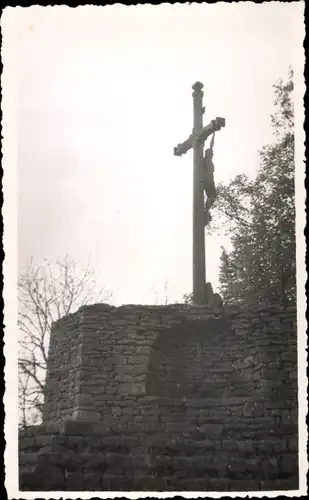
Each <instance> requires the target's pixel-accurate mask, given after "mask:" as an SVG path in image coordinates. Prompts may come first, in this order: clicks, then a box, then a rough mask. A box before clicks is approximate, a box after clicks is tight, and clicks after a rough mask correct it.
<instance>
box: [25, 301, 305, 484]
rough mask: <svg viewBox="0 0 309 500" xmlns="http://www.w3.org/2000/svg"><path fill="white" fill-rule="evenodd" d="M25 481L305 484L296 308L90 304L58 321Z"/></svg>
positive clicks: (30, 433) (28, 442)
mask: <svg viewBox="0 0 309 500" xmlns="http://www.w3.org/2000/svg"><path fill="white" fill-rule="evenodd" d="M19 461H20V465H19V472H20V488H21V489H24V490H36V491H44V490H45V491H50V490H60V491H78V490H85V491H91V490H92V491H99V490H121V491H129V490H136V491H138V490H140V491H141V490H153V491H169V490H170V491H171V490H173V491H185V490H189V491H193V490H195V491H248V490H252V491H254V490H287V489H297V488H298V401H297V328H296V309H295V308H283V307H281V306H270V305H267V306H255V307H250V308H249V307H247V308H221V309H218V310H214V309H212V308H210V307H205V306H185V305H169V306H137V305H126V306H122V307H118V308H117V307H112V306H109V305H106V304H96V305H93V306H85V307H82V308H81V309H80V310H79V311H77V312H76V313H75V314H71V315H69V316H67V317H65V318H62V319H61V320H60V321H58V322H57V323H55V324H54V326H53V331H52V335H51V340H50V350H49V359H48V373H47V380H46V397H45V408H44V417H43V424H42V425H40V426H33V427H30V428H28V429H27V430H24V431H21V432H20V436H19Z"/></svg>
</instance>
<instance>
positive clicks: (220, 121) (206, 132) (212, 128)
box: [174, 117, 225, 156]
mask: <svg viewBox="0 0 309 500" xmlns="http://www.w3.org/2000/svg"><path fill="white" fill-rule="evenodd" d="M222 127H225V118H220V117H217V118H216V119H215V120H212V121H211V122H210V123H209V124H208V125H206V127H204V128H203V130H202V133H201V134H200V135H199V136H198V137H195V134H194V133H193V134H191V135H190V137H189V139H187V140H186V141H185V142H182V143H181V144H178V145H177V146H176V147H175V148H174V155H175V156H182V155H184V154H185V153H186V152H187V151H189V149H191V148H193V147H194V146H195V145H201V144H204V142H205V141H206V139H207V137H209V136H210V135H211V134H213V133H214V132H218V131H219V130H220V129H221V128H222Z"/></svg>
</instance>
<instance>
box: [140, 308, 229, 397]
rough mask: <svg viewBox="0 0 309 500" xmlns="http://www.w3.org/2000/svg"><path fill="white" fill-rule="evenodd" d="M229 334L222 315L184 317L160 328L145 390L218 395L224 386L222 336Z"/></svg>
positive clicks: (163, 393) (169, 394)
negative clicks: (195, 318) (205, 317)
mask: <svg viewBox="0 0 309 500" xmlns="http://www.w3.org/2000/svg"><path fill="white" fill-rule="evenodd" d="M228 335H229V331H228V327H227V324H226V322H225V320H224V319H222V318H220V319H209V320H183V321H182V322H180V323H179V325H177V326H175V327H173V328H170V329H166V330H164V331H162V332H160V334H159V335H158V337H157V339H156V342H155V344H154V345H153V347H152V352H151V356H150V361H149V366H148V373H147V381H146V394H147V395H149V396H158V397H185V398H194V397H196V398H201V397H210V398H214V397H217V396H220V397H221V396H222V393H223V391H224V390H225V389H226V383H225V381H226V376H224V371H223V372H222V366H223V364H224V359H225V355H224V344H225V341H224V340H225V339H226V337H227V336H228ZM218 369H219V370H218ZM218 371H219V372H220V374H221V375H220V376H218ZM221 372H222V373H221Z"/></svg>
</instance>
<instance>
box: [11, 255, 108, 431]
mask: <svg viewBox="0 0 309 500" xmlns="http://www.w3.org/2000/svg"><path fill="white" fill-rule="evenodd" d="M97 282H98V279H97V273H96V272H95V270H94V269H93V268H92V267H91V266H90V263H88V264H87V266H86V267H85V268H81V269H79V266H78V264H77V263H76V262H74V261H72V260H70V259H69V258H68V256H65V257H64V259H63V260H62V261H57V262H56V264H55V265H52V264H51V263H50V262H48V261H47V260H45V261H44V264H43V265H36V264H35V263H34V262H33V260H31V261H30V262H29V264H28V266H27V268H26V271H25V272H23V273H22V274H21V276H20V278H19V282H18V302H19V310H18V327H19V357H18V368H19V407H20V423H21V425H23V426H25V425H27V424H29V423H30V422H31V423H37V422H38V421H40V419H41V415H42V409H43V403H44V386H45V376H46V368H47V357H48V346H49V339H50V332H51V327H52V324H53V322H54V321H56V320H58V319H60V318H61V317H63V316H66V315H67V314H70V313H72V312H74V311H76V310H77V309H79V308H80V307H81V306H83V305H85V304H89V303H93V302H98V301H99V300H104V301H105V302H106V301H109V300H110V298H111V296H112V293H111V291H108V290H105V289H104V288H101V289H98V285H97Z"/></svg>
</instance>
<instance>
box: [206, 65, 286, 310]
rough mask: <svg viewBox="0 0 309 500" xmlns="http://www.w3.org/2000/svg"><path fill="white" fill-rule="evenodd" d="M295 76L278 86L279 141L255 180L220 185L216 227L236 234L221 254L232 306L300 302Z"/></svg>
mask: <svg viewBox="0 0 309 500" xmlns="http://www.w3.org/2000/svg"><path fill="white" fill-rule="evenodd" d="M292 93H293V72H292V70H290V72H289V78H288V81H287V82H286V83H284V82H283V81H282V80H280V81H279V82H277V83H276V84H275V85H274V94H275V101H274V103H275V107H276V111H275V113H274V114H273V115H272V116H271V123H272V127H273V132H274V142H273V143H271V144H268V145H266V146H264V147H263V148H262V150H261V151H260V168H259V171H258V174H257V176H256V178H255V180H253V181H250V180H249V179H248V178H247V177H246V176H245V175H238V176H236V177H235V178H234V179H233V180H232V181H231V182H230V183H229V184H228V185H223V184H220V185H219V186H218V198H217V201H216V204H215V206H214V213H215V215H214V217H213V220H216V224H217V226H214V225H212V226H211V227H210V228H209V231H210V232H213V231H215V230H216V229H217V228H218V226H221V227H222V225H224V227H225V229H226V231H227V232H228V233H229V234H230V236H231V243H232V251H231V252H229V253H228V252H227V251H226V250H225V249H224V248H223V249H222V254H221V266H220V283H221V290H220V292H221V294H222V296H223V299H224V301H225V302H227V303H232V304H239V303H248V302H252V303H257V302H259V301H262V300H267V301H271V302H272V301H274V302H283V303H285V304H291V303H295V302H296V252H295V250H296V248H295V202H294V115H293V100H292Z"/></svg>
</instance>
